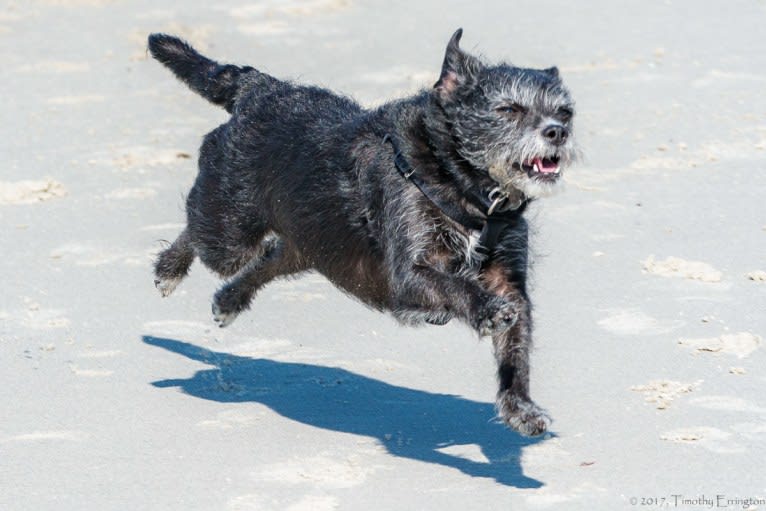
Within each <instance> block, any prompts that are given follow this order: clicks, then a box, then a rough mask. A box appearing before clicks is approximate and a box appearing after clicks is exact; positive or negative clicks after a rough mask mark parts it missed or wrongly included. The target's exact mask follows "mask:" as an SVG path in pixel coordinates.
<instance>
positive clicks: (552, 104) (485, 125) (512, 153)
mask: <svg viewBox="0 0 766 511" xmlns="http://www.w3.org/2000/svg"><path fill="white" fill-rule="evenodd" d="M462 32H463V31H462V29H459V30H458V31H457V32H455V34H454V35H453V36H452V39H450V42H449V44H448V45H447V52H446V55H445V57H444V64H443V65H442V71H441V76H440V77H439V81H437V82H436V84H435V85H434V89H433V94H434V99H435V103H436V104H437V105H438V107H439V108H440V109H441V110H442V111H443V115H444V118H445V121H446V122H445V124H446V125H447V128H448V129H449V130H450V132H451V135H452V138H453V140H455V143H456V150H457V152H458V154H459V155H460V156H461V157H462V158H464V159H465V160H467V161H468V162H469V163H470V164H471V165H472V166H474V167H476V168H477V169H481V170H483V171H486V172H488V173H489V175H490V176H491V177H492V178H493V179H494V180H495V181H497V182H498V183H499V184H500V185H501V186H503V187H505V188H515V189H517V190H519V191H521V192H523V193H524V194H525V195H526V196H527V197H542V196H545V195H549V194H550V193H552V192H554V191H555V190H556V188H558V186H559V185H560V184H561V174H562V171H563V169H564V168H566V167H567V166H568V165H570V164H571V163H572V162H573V161H574V160H575V159H576V155H577V149H576V147H575V144H574V140H573V137H572V119H573V117H574V103H573V102H572V100H571V98H570V96H569V92H568V91H567V89H566V88H565V87H564V85H563V84H562V82H561V79H560V78H559V73H558V69H556V68H555V67H552V68H549V69H543V70H536V69H526V68H519V67H514V66H511V65H508V64H500V65H496V66H488V65H486V64H484V63H483V62H482V61H481V60H479V59H478V58H476V57H474V56H472V55H469V54H468V53H466V52H464V51H463V50H461V49H460V47H459V42H460V37H461V35H462Z"/></svg>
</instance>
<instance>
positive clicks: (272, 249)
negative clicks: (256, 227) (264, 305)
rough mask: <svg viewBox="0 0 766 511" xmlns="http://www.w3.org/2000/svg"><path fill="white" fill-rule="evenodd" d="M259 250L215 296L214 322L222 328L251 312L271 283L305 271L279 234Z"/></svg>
mask: <svg viewBox="0 0 766 511" xmlns="http://www.w3.org/2000/svg"><path fill="white" fill-rule="evenodd" d="M260 248H261V253H260V254H259V255H257V256H255V257H253V258H252V259H251V260H250V262H248V263H247V265H245V267H244V268H242V270H240V272H239V273H237V275H235V276H234V278H233V279H232V280H231V281H229V282H228V283H226V284H225V285H224V286H223V287H222V288H221V289H219V290H218V292H217V293H216V294H215V296H214V297H213V319H214V320H215V321H216V323H218V326H220V327H221V328H223V327H225V326H228V325H230V324H231V323H232V321H234V319H235V318H236V317H237V316H238V315H239V313H240V312H242V311H244V310H246V309H248V308H249V307H250V302H251V301H252V299H253V296H254V295H255V293H256V292H257V291H258V290H259V289H260V288H262V287H263V286H264V285H266V284H267V283H268V282H270V281H271V280H273V279H275V278H277V277H279V276H281V275H289V274H292V273H297V272H300V271H303V270H304V269H306V268H304V267H303V266H302V265H301V264H300V262H299V258H298V257H297V256H296V254H295V253H294V251H292V250H289V249H288V248H287V247H286V243H285V241H284V240H283V239H282V238H281V237H279V236H278V235H277V234H274V233H271V234H268V235H266V237H264V238H263V240H262V241H261V243H260Z"/></svg>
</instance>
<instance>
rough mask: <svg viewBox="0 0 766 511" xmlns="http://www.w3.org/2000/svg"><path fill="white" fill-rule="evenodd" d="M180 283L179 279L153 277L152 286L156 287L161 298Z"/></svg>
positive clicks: (166, 295)
mask: <svg viewBox="0 0 766 511" xmlns="http://www.w3.org/2000/svg"><path fill="white" fill-rule="evenodd" d="M180 283H181V279H165V278H163V279H154V287H156V288H157V289H158V290H159V292H160V294H161V295H162V297H163V298H167V297H168V296H170V294H171V293H172V292H173V290H175V288H176V286H178V284H180Z"/></svg>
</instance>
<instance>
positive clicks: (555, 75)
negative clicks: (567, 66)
mask: <svg viewBox="0 0 766 511" xmlns="http://www.w3.org/2000/svg"><path fill="white" fill-rule="evenodd" d="M543 73H545V74H547V75H549V76H551V77H553V78H558V77H559V68H557V67H556V66H553V67H549V68H548V69H543Z"/></svg>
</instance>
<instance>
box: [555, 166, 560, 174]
mask: <svg viewBox="0 0 766 511" xmlns="http://www.w3.org/2000/svg"><path fill="white" fill-rule="evenodd" d="M560 172H561V167H556V170H554V171H553V173H554V174H558V173H560Z"/></svg>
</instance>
